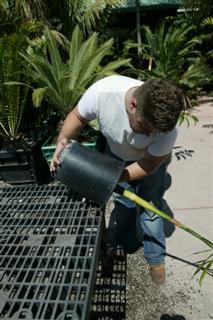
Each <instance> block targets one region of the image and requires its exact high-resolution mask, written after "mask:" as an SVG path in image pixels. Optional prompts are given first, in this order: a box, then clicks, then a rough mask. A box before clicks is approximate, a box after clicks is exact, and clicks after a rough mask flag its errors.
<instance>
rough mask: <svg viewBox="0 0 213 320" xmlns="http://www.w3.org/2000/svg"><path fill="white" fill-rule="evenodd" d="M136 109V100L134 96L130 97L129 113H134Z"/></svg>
mask: <svg viewBox="0 0 213 320" xmlns="http://www.w3.org/2000/svg"><path fill="white" fill-rule="evenodd" d="M136 111H137V101H136V99H135V98H133V97H132V98H131V100H130V103H129V113H131V114H134V113H135V112H136Z"/></svg>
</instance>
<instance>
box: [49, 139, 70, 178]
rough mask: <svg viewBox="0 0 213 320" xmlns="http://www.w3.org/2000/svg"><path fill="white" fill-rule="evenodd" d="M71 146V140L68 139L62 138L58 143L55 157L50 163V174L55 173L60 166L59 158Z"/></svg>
mask: <svg viewBox="0 0 213 320" xmlns="http://www.w3.org/2000/svg"><path fill="white" fill-rule="evenodd" d="M68 145H69V140H68V139H67V138H62V139H60V140H59V141H58V142H57V146H56V149H55V152H54V155H53V158H52V160H51V163H50V172H53V173H54V172H55V170H56V168H57V166H58V165H59V162H60V161H59V158H60V154H61V152H62V151H63V150H64V149H65V148H67V147H68Z"/></svg>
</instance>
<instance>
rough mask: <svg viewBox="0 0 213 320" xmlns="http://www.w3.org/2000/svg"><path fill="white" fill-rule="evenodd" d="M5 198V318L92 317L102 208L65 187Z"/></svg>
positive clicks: (1, 282) (0, 203) (0, 252)
mask: <svg viewBox="0 0 213 320" xmlns="http://www.w3.org/2000/svg"><path fill="white" fill-rule="evenodd" d="M0 196H1V198H0V318H1V319H2V318H3V319H13V320H16V319H29V320H31V319H42V320H43V319H59V320H60V319H63V320H66V319H69V320H70V319H74V320H77V319H88V317H89V310H90V307H91V299H92V298H91V296H92V290H93V285H94V280H95V279H94V278H95V271H96V267H97V258H98V254H99V247H100V242H101V241H100V240H101V228H102V219H101V217H102V214H101V213H102V212H101V210H100V209H98V208H97V207H96V206H95V205H94V204H92V203H90V202H87V201H86V200H85V199H84V198H81V197H80V196H78V195H77V194H70V195H68V192H67V189H66V187H65V186H63V185H55V186H54V185H52V186H47V185H46V186H36V185H27V186H26V185H25V186H20V187H9V188H4V189H2V190H0Z"/></svg>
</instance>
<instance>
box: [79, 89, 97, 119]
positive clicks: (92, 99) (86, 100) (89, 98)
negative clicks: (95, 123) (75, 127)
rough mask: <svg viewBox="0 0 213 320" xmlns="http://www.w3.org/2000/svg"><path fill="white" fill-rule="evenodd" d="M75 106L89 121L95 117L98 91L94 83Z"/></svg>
mask: <svg viewBox="0 0 213 320" xmlns="http://www.w3.org/2000/svg"><path fill="white" fill-rule="evenodd" d="M77 107H78V112H79V113H80V115H81V116H82V117H83V118H85V119H86V120H88V121H91V120H94V119H96V118H97V109H98V92H97V90H96V89H95V85H92V86H91V87H90V88H89V89H87V90H86V91H85V93H84V94H83V96H82V97H81V99H80V100H79V102H78V106H77Z"/></svg>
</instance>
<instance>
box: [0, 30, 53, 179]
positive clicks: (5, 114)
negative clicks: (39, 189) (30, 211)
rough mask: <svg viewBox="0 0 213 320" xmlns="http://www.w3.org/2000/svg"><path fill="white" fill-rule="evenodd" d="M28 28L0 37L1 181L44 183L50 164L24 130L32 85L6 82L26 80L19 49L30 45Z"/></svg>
mask: <svg viewBox="0 0 213 320" xmlns="http://www.w3.org/2000/svg"><path fill="white" fill-rule="evenodd" d="M29 26H30V25H28V27H29ZM28 31H29V30H28V28H27V27H26V25H23V26H21V27H20V28H18V30H17V31H16V32H13V33H11V34H9V35H7V34H5V35H3V36H2V37H1V38H0V180H3V181H5V182H8V183H15V184H19V183H32V182H36V183H39V184H42V183H45V182H47V181H49V178H50V174H49V168H48V164H47V162H46V161H45V159H44V157H43V155H42V152H41V147H40V146H39V143H38V141H33V140H32V139H31V137H30V135H28V136H26V135H25V136H24V135H23V133H22V132H21V127H22V120H23V115H24V110H25V108H26V105H27V97H28V92H29V87H27V86H20V85H16V86H9V85H7V83H8V82H9V81H11V80H13V79H14V78H16V80H17V82H19V81H20V82H21V81H26V77H24V75H23V74H22V72H21V71H22V69H23V63H22V59H21V57H20V55H19V51H21V50H23V48H26V46H27V41H26V33H28V34H29V32H28Z"/></svg>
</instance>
